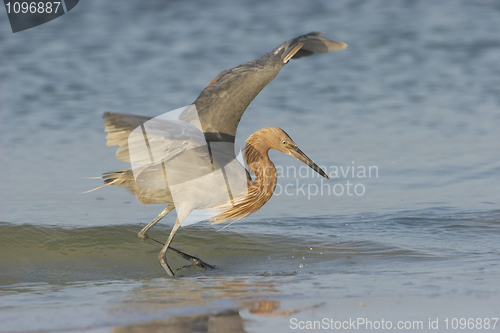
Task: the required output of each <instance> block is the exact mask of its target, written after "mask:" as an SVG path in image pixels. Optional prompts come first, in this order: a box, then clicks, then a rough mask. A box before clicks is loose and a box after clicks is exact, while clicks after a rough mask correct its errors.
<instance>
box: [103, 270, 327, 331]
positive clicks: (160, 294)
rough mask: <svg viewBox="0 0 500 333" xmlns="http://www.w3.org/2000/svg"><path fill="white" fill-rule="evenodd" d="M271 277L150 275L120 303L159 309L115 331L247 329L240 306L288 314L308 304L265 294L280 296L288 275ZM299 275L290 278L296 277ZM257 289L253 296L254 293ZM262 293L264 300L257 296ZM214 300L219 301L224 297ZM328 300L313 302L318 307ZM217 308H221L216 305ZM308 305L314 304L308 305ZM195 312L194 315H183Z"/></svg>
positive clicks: (271, 314) (252, 310) (275, 314)
mask: <svg viewBox="0 0 500 333" xmlns="http://www.w3.org/2000/svg"><path fill="white" fill-rule="evenodd" d="M278 280H279V279H273V280H270V279H269V278H265V279H259V280H256V279H255V278H253V279H249V278H232V279H229V278H198V279H182V280H181V279H175V280H164V281H162V280H154V281H146V282H144V284H143V285H142V287H141V288H138V289H137V290H136V292H135V293H134V297H133V298H132V299H129V300H127V301H125V302H123V303H122V305H121V306H119V307H118V308H115V311H121V312H125V313H127V312H128V313H131V312H132V313H137V312H148V313H152V312H155V311H156V312H158V316H157V317H163V319H155V320H152V321H149V322H145V323H134V324H131V325H126V326H117V327H115V328H114V330H113V331H114V332H119V333H123V332H186V333H188V332H245V329H244V326H245V325H244V323H243V318H242V317H241V315H240V311H241V310H245V309H248V311H249V313H251V314H252V315H258V316H266V317H286V316H290V315H292V314H295V313H298V312H301V311H303V310H306V308H303V309H281V302H280V301H276V300H262V298H269V296H270V295H274V297H276V298H277V297H279V296H280V294H281V292H280V291H279V290H278V289H277V288H276V285H277V284H282V283H283V282H284V281H278ZM293 281H295V279H293V280H290V281H289V282H293ZM249 295H252V296H251V297H252V299H249ZM256 298H257V299H258V298H261V300H256ZM219 302H220V304H215V305H214V303H219ZM321 305H323V304H319V305H316V306H313V307H312V308H316V307H319V306H321ZM216 308H218V310H215V311H214V309H216ZM307 309H311V307H308V308H307ZM187 313H196V314H194V315H189V316H187V315H184V314H187Z"/></svg>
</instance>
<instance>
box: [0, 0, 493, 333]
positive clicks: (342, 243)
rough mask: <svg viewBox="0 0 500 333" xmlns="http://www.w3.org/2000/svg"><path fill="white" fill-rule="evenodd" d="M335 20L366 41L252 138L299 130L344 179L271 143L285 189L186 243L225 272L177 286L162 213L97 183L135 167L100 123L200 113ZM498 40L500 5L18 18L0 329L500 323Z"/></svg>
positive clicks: (174, 5) (271, 104)
mask: <svg viewBox="0 0 500 333" xmlns="http://www.w3.org/2000/svg"><path fill="white" fill-rule="evenodd" d="M316 30H321V31H323V35H324V36H325V37H328V38H330V39H333V40H338V41H342V42H345V43H347V44H348V45H349V47H348V48H347V49H346V50H344V51H341V52H335V53H333V54H327V55H317V56H314V57H310V58H303V59H299V60H296V61H295V60H294V61H291V62H290V63H289V64H288V65H287V66H286V67H285V68H284V69H283V70H282V72H281V73H280V74H279V75H278V76H277V78H276V79H275V80H274V81H273V82H271V83H270V84H269V85H268V86H267V87H266V88H265V89H264V90H263V91H262V93H261V94H260V95H259V96H258V97H257V98H256V99H255V101H254V102H253V103H252V104H251V105H250V107H249V108H248V110H247V111H246V113H245V115H244V116H243V118H242V121H241V123H240V126H239V129H238V137H237V143H238V144H239V145H240V146H244V140H245V139H246V138H247V137H248V136H249V135H250V134H251V133H253V132H254V131H256V130H258V129H259V128H262V127H265V126H279V127H281V128H283V129H284V130H285V131H286V132H287V133H288V134H290V136H291V137H292V138H293V139H294V141H295V142H296V143H298V144H299V146H300V147H301V149H302V150H303V151H304V152H305V153H306V154H307V155H308V156H309V157H311V158H312V159H313V160H314V161H315V162H316V163H317V164H318V165H321V166H324V167H326V168H327V169H328V170H329V173H330V175H332V176H334V177H332V179H331V180H330V181H328V182H323V183H321V180H320V179H319V178H317V177H312V175H311V173H309V174H307V175H305V173H304V174H302V176H301V175H300V174H299V175H298V176H297V177H294V175H293V174H292V172H288V174H287V172H286V171H287V170H292V169H287V167H288V168H289V167H290V166H291V167H294V168H296V169H298V170H299V171H300V169H299V167H300V163H299V162H298V161H295V160H293V159H292V158H289V157H287V156H284V155H282V154H279V153H276V152H274V153H273V152H271V154H270V155H271V159H272V160H273V161H274V162H275V164H276V165H277V166H279V167H280V168H282V170H283V171H284V172H283V174H282V175H281V176H282V177H280V179H279V184H280V186H281V187H279V189H281V190H282V191H281V193H276V195H275V196H274V197H273V198H272V199H271V201H270V202H268V204H267V205H266V206H264V208H262V209H261V210H260V211H259V212H258V213H256V214H254V215H252V216H250V217H249V218H247V219H246V220H244V221H242V222H238V223H235V224H233V225H232V226H230V227H228V228H226V229H224V230H220V226H212V225H208V224H206V223H199V224H196V225H192V226H189V227H186V228H181V229H180V231H179V232H178V234H177V235H176V238H175V240H174V244H175V247H176V248H179V249H182V250H184V251H186V252H187V253H192V254H195V255H197V256H199V257H201V258H203V259H204V260H206V261H207V262H208V263H211V264H215V265H216V266H217V267H218V268H219V269H217V270H211V271H204V270H201V269H197V268H191V267H190V268H185V269H182V270H179V271H177V274H178V275H177V276H176V277H175V278H164V272H163V270H162V269H161V267H160V266H159V265H158V263H157V260H156V255H157V252H158V251H157V249H155V248H152V247H151V246H149V245H146V244H143V243H141V242H140V241H139V239H138V238H137V236H136V233H137V232H138V231H139V230H140V229H141V228H142V227H143V226H144V225H145V224H146V223H148V222H149V221H151V220H152V219H153V218H154V217H155V216H156V215H157V214H158V213H159V212H160V211H161V210H162V209H163V208H164V207H162V206H161V205H153V206H144V205H140V204H139V203H137V202H136V201H135V199H134V198H133V197H132V196H131V195H130V194H128V193H127V192H126V191H124V190H123V189H120V188H113V187H108V188H105V189H101V190H99V191H95V192H91V193H88V194H82V192H85V191H87V190H89V189H92V188H94V187H97V186H99V185H100V184H101V183H100V181H99V180H91V179H87V178H85V177H92V176H99V175H100V174H102V173H103V172H106V171H110V170H116V169H123V168H126V167H127V165H126V164H125V163H122V162H120V161H117V160H116V159H115V158H114V153H115V149H114V148H110V147H107V146H106V144H105V143H106V140H105V133H104V132H103V120H102V119H101V115H102V113H103V112H105V111H115V112H122V113H134V114H142V115H148V116H151V117H154V116H157V115H160V114H162V113H164V112H167V111H170V110H174V109H176V108H179V107H182V106H185V105H188V104H190V103H192V102H193V101H194V100H195V99H196V97H197V96H198V94H199V93H200V91H201V90H202V89H203V88H204V87H205V86H206V85H207V84H208V83H209V82H210V81H211V80H212V79H213V78H214V77H215V76H216V75H217V74H218V73H219V72H220V71H222V70H224V69H229V68H231V67H234V66H236V65H238V64H240V63H243V62H246V61H248V60H252V59H254V58H257V57H260V56H261V55H262V54H264V53H266V52H269V51H270V50H272V49H273V48H275V47H276V46H278V45H279V44H281V43H282V42H284V41H285V40H288V39H290V38H293V37H295V36H297V35H300V34H303V33H307V32H309V31H316ZM498 31H500V4H499V2H498V1H493V0H491V1H486V0H485V1H465V0H464V1H439V2H437V1H434V2H431V1H381V0H375V1H307V2H306V1H304V2H291V1H278V0H273V1H252V2H250V1H249V2H235V1H224V0H216V1H210V2H206V1H168V2H167V1H147V2H144V1H142V2H141V1H105V2H104V1H97V0H86V1H81V2H80V3H79V4H78V6H77V7H75V8H74V9H73V10H72V11H71V12H70V13H68V14H67V15H64V16H62V17H61V18H59V19H56V20H54V21H51V22H50V23H47V24H44V25H41V26H38V27H36V28H32V29H29V30H26V31H23V32H19V33H16V34H13V33H12V32H11V30H10V26H9V22H8V19H7V15H0V83H1V86H0V87H1V88H0V124H1V125H0V142H1V148H0V156H1V157H0V158H1V165H2V166H1V168H2V180H1V191H0V214H1V215H0V221H1V222H0V323H1V327H0V331H2V332H26V331H37V332H39V331H42V332H52V331H61V332H63V331H68V332H70V331H89V332H108V331H116V332H131V331H134V332H139V331H145V332H152V331H157V332H161V331H169V332H176V331H182V332H200V331H210V332H224V329H225V330H226V331H230V332H269V331H270V330H271V329H272V330H273V331H275V332H288V331H290V329H291V328H292V326H291V325H292V321H291V320H292V319H293V318H298V319H297V320H303V321H307V320H322V318H334V319H336V320H349V319H350V318H352V319H353V320H356V318H368V319H371V320H373V321H376V320H381V319H382V318H385V320H392V321H393V324H394V325H396V322H397V321H399V320H401V321H405V320H416V321H423V323H424V324H425V326H424V328H425V329H427V328H428V327H427V326H428V322H429V320H430V319H429V318H432V320H435V319H436V318H438V319H439V328H440V329H444V328H445V326H444V325H445V322H444V320H445V319H446V318H449V323H450V325H451V319H452V318H462V317H463V318H467V319H468V318H474V319H477V318H481V319H482V320H484V319H485V318H494V317H496V318H498V317H500V307H499V305H500V301H499V299H500V298H499V296H500V288H499V283H498V276H499V273H500V267H499V254H500V245H499V242H498V239H499V235H500V207H499V204H500V191H499V188H500V186H499V185H500V182H499V177H498V175H499V172H500V160H499V158H498V156H499V152H500V133H499V130H498V127H499V124H500V111H499V107H500V62H499V61H498V59H500V35H499V34H498ZM353 167H354V168H355V170H356V173H355V174H354V175H353V174H352V168H353ZM363 167H364V168H365V169H366V171H367V173H366V177H363V174H358V171H360V170H362V168H363ZM369 167H373V168H372V170H376V171H377V172H376V173H375V171H373V172H372V174H371V175H370V176H369V175H368V168H369ZM347 168H350V169H347ZM347 170H349V171H347ZM334 171H337V174H335V173H334ZM347 182H349V184H351V185H348V184H347ZM289 184H290V185H289ZM325 184H326V185H325ZM359 184H360V185H359ZM286 185H289V187H288V192H287V193H285V191H284V189H285V186H286ZM356 185H358V187H357V188H356V189H357V194H356V193H355V192H354V189H355V188H354V186H356ZM301 186H302V187H301ZM315 186H316V187H315ZM334 186H336V187H335V188H334ZM349 186H350V187H349ZM300 189H303V191H302V190H300ZM320 189H323V190H324V192H323V193H321V192H320ZM333 189H335V190H336V192H335V193H334V192H332V190H333ZM341 189H343V190H344V191H343V192H342V194H340V190H341ZM328 190H330V192H327V191H328ZM348 190H350V192H349V193H350V194H351V195H349V193H348ZM361 190H363V193H361ZM315 191H316V192H315ZM358 194H362V195H358ZM173 221H174V216H169V217H168V218H166V219H165V220H164V221H162V223H161V225H159V226H158V227H157V228H155V229H153V231H152V234H153V235H154V236H155V237H156V238H160V239H162V238H163V239H166V237H167V235H168V233H169V230H170V228H171V226H172V224H173ZM169 258H170V257H169ZM169 260H171V262H172V263H173V264H172V266H173V267H177V266H181V265H184V264H185V262H182V261H181V260H178V259H176V258H172V259H169ZM483 323H484V321H483ZM365 329H366V327H365ZM412 329H413V327H412ZM412 329H409V330H407V331H412ZM473 329H477V326H475V327H474V328H473ZM496 329H497V330H498V325H497V326H496ZM296 330H299V329H298V328H297V329H296ZM366 330H369V329H366ZM415 331H422V329H420V330H418V329H415Z"/></svg>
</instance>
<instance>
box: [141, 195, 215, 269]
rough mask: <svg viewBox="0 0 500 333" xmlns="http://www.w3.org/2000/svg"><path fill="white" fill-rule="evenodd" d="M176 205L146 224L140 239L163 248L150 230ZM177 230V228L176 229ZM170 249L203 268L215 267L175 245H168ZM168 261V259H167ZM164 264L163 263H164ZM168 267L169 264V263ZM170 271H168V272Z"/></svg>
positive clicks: (168, 207)
mask: <svg viewBox="0 0 500 333" xmlns="http://www.w3.org/2000/svg"><path fill="white" fill-rule="evenodd" d="M174 208H175V207H174V206H173V205H169V206H167V208H165V209H164V210H163V211H162V212H161V213H160V215H158V216H157V217H156V218H155V219H154V220H153V221H151V222H150V223H148V225H146V226H145V227H144V228H143V229H142V230H141V231H140V232H139V234H138V236H139V239H140V240H141V241H143V242H144V243H148V244H151V245H154V246H157V247H160V248H163V247H164V245H163V243H162V242H159V241H157V240H156V239H152V238H149V236H148V231H149V230H150V229H151V228H152V227H153V226H154V225H155V224H156V223H158V222H159V221H160V220H161V219H162V218H164V217H165V216H166V215H167V214H168V213H170V212H171V211H172V210H174ZM176 230H177V229H176ZM168 251H170V252H173V253H175V254H177V255H178V256H180V257H182V258H184V259H186V260H188V261H191V263H192V264H193V265H196V266H199V267H202V268H215V266H212V265H210V264H207V263H205V262H203V261H202V260H201V259H200V258H198V257H195V256H192V255H189V254H187V253H184V252H182V251H179V250H176V249H174V248H173V247H168ZM165 262H166V260H165ZM162 266H163V265H162ZM167 267H168V265H167ZM167 273H168V272H167Z"/></svg>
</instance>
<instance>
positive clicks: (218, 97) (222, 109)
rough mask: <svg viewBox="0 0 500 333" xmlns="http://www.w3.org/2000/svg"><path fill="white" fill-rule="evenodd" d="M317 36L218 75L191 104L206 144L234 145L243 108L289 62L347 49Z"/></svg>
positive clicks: (305, 37)
mask: <svg viewBox="0 0 500 333" xmlns="http://www.w3.org/2000/svg"><path fill="white" fill-rule="evenodd" d="M319 35H320V32H311V33H309V34H306V35H302V36H298V37H296V38H293V39H291V40H289V41H286V42H285V43H283V44H281V45H280V46H278V47H277V48H276V49H274V50H273V51H271V52H269V53H267V54H265V55H264V56H262V57H260V58H258V59H255V60H252V61H249V62H246V63H244V64H241V65H239V66H236V67H234V68H233V69H230V70H225V71H223V72H221V73H220V74H219V75H218V76H217V77H216V78H215V79H214V80H213V81H212V83H211V84H210V85H209V86H208V87H206V88H205V89H204V90H203V91H202V92H201V94H200V95H199V96H198V98H197V99H196V101H195V102H194V104H195V106H196V109H197V111H198V116H199V118H200V122H201V126H202V128H203V132H204V133H205V137H206V139H207V141H226V142H234V139H235V136H236V129H237V127H238V123H239V121H240V119H241V117H242V116H243V113H244V112H245V110H246V108H247V107H248V105H249V104H250V103H251V102H252V100H253V99H254V98H255V97H256V96H257V95H258V94H259V93H260V91H261V90H262V89H263V88H264V87H265V86H266V85H267V84H268V83H269V82H271V81H272V80H273V79H274V78H275V77H276V75H277V74H278V73H279V71H280V70H281V68H283V66H285V64H286V63H287V62H288V60H289V59H296V58H300V57H304V56H308V55H311V54H313V53H327V52H332V51H336V50H342V49H344V48H346V47H347V45H346V44H344V43H341V42H335V41H332V40H329V39H327V38H324V37H320V36H319Z"/></svg>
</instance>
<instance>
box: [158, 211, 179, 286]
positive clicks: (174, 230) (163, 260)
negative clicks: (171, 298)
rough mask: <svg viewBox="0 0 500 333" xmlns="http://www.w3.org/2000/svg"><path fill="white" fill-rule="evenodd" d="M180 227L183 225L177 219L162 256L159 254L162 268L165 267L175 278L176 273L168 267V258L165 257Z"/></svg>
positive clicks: (162, 250)
mask: <svg viewBox="0 0 500 333" xmlns="http://www.w3.org/2000/svg"><path fill="white" fill-rule="evenodd" d="M180 226H181V223H180V222H179V219H176V220H175V224H174V227H173V228H172V231H170V235H168V239H167V241H166V242H165V245H163V248H162V249H161V251H160V254H158V261H159V262H160V265H161V267H163V269H164V270H165V272H167V274H168V275H170V276H174V272H172V270H171V269H170V267H169V266H168V264H167V258H166V256H165V255H166V254H167V250H168V246H169V245H170V243H171V242H172V239H173V238H174V235H175V232H176V231H177V229H179V227H180Z"/></svg>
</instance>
